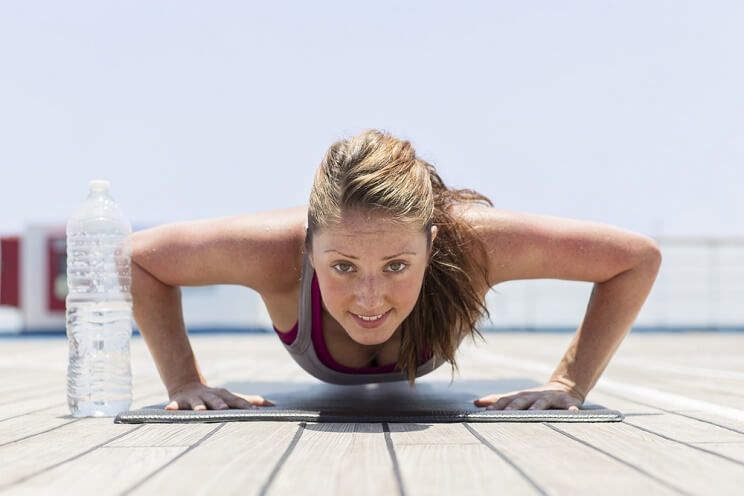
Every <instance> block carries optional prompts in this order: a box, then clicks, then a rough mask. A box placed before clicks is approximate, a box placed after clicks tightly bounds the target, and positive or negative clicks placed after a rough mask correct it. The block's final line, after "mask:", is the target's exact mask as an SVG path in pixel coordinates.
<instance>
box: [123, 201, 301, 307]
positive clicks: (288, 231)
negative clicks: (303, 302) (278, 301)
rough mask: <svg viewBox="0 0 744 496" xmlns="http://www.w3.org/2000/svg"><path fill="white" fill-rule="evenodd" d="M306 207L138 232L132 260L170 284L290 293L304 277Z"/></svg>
mask: <svg viewBox="0 0 744 496" xmlns="http://www.w3.org/2000/svg"><path fill="white" fill-rule="evenodd" d="M306 216H307V208H306V207H304V206H303V207H295V208H289V209H283V210H272V211H266V212H259V213H251V214H243V215H234V216H230V217H222V218H215V219H206V220H197V221H189V222H179V223H174V224H166V225H162V226H157V227H153V228H150V229H146V230H144V231H138V232H136V233H134V235H133V236H132V260H133V261H136V262H137V263H138V265H140V266H141V267H142V268H144V269H145V270H147V271H148V272H150V273H151V274H152V275H154V276H155V277H157V278H158V279H159V280H161V281H162V282H164V283H166V284H170V285H174V286H204V285H212V284H235V285H242V286H247V287H249V288H251V289H254V290H256V291H257V292H259V293H261V294H262V295H263V294H264V293H281V292H285V291H291V290H292V288H293V286H296V285H297V284H298V281H299V277H300V270H301V263H302V250H303V244H304V236H305V228H304V226H305V221H306Z"/></svg>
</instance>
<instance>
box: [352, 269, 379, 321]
mask: <svg viewBox="0 0 744 496" xmlns="http://www.w3.org/2000/svg"><path fill="white" fill-rule="evenodd" d="M384 289H385V288H384V285H383V284H382V283H381V281H379V280H377V278H375V277H372V276H366V277H362V278H360V279H359V280H358V282H357V284H356V287H355V291H354V294H355V296H356V304H357V306H358V307H359V308H358V310H359V311H364V312H368V313H369V312H376V311H378V310H381V309H382V307H383V305H384V303H385V297H384V296H385V293H384Z"/></svg>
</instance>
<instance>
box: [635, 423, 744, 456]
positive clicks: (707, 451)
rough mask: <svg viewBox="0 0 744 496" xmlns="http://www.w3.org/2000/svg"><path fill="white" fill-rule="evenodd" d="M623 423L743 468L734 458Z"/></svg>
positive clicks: (638, 426)
mask: <svg viewBox="0 0 744 496" xmlns="http://www.w3.org/2000/svg"><path fill="white" fill-rule="evenodd" d="M623 423H625V424H628V425H630V426H632V427H635V428H636V429H638V430H641V431H644V432H648V433H649V434H653V435H655V436H659V437H660V438H662V439H666V440H668V441H673V442H675V443H679V444H681V445H683V446H687V447H689V448H692V449H696V450H698V451H702V452H704V453H708V454H709V455H714V456H717V457H719V458H722V459H724V460H728V461H730V462H731V463H735V464H737V465H740V466H742V467H744V462H742V461H741V460H737V459H736V458H731V457H728V456H726V455H724V454H721V453H716V452H715V451H711V450H707V449H705V448H701V447H700V446H696V445H694V444H690V443H688V442H686V441H680V440H679V439H674V438H673V437H669V436H666V435H664V434H661V433H659V432H656V431H652V430H651V429H647V428H645V427H641V426H640V425H636V424H632V423H630V422H625V421H623Z"/></svg>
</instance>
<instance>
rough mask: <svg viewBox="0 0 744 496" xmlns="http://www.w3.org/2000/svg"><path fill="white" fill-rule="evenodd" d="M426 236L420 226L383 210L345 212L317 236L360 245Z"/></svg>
mask: <svg viewBox="0 0 744 496" xmlns="http://www.w3.org/2000/svg"><path fill="white" fill-rule="evenodd" d="M419 238H421V239H425V235H424V232H423V229H422V228H421V226H419V225H418V224H417V223H414V222H401V221H397V220H394V219H393V218H392V217H391V216H389V215H387V214H383V213H375V212H369V211H353V212H346V213H344V214H343V216H342V218H341V220H340V221H339V222H336V223H333V224H331V225H329V226H327V227H325V228H323V229H321V230H320V231H319V232H318V233H316V235H315V236H314V239H317V240H318V241H319V242H321V243H322V244H332V243H344V244H352V245H359V244H365V243H369V242H370V240H371V239H379V240H380V242H381V243H380V244H387V243H390V242H393V241H395V242H396V243H400V242H403V243H405V242H416V241H417V240H418V239H419Z"/></svg>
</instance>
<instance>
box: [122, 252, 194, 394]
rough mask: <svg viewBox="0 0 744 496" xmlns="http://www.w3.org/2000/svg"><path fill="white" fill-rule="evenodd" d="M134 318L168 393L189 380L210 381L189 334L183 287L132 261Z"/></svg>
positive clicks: (171, 392)
mask: <svg viewBox="0 0 744 496" xmlns="http://www.w3.org/2000/svg"><path fill="white" fill-rule="evenodd" d="M132 300H133V311H134V319H135V321H136V322H137V326H138V327H139V329H140V332H141V333H142V336H143V337H144V339H145V344H147V348H148V349H149V350H150V353H151V354H152V356H153V359H154V360H155V364H156V366H157V368H158V372H159V373H160V378H161V379H162V381H163V384H165V388H166V389H167V391H168V395H169V396H170V395H172V394H173V392H174V391H175V390H176V389H177V388H178V387H180V386H182V385H184V384H187V383H189V382H200V383H202V384H206V379H205V378H204V376H203V375H202V374H201V372H200V370H199V366H198V364H197V363H196V358H195V357H194V352H193V350H192V349H191V343H190V342H189V339H188V336H187V334H186V326H185V324H184V320H183V312H182V308H181V290H180V288H178V287H174V286H169V285H167V284H165V283H163V282H161V281H159V280H158V279H157V278H155V277H154V276H153V275H152V274H150V273H149V272H147V271H146V270H145V269H143V268H142V267H140V266H139V265H138V264H137V263H136V261H134V260H133V261H132Z"/></svg>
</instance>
